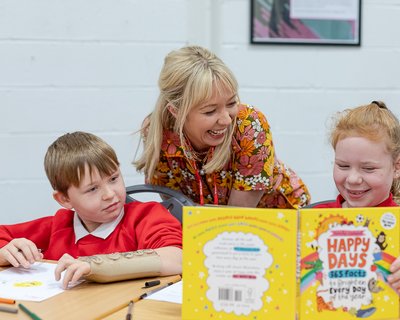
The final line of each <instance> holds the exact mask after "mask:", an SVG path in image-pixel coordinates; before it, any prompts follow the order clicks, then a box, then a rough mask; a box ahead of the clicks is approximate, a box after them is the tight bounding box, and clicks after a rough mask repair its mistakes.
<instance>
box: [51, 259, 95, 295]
mask: <svg viewBox="0 0 400 320" xmlns="http://www.w3.org/2000/svg"><path fill="white" fill-rule="evenodd" d="M64 270H65V274H64V278H63V280H62V286H63V288H64V289H67V288H68V284H69V283H70V282H76V281H78V280H79V279H81V278H82V277H83V276H84V275H87V274H89V273H90V271H91V270H90V264H89V263H87V262H84V261H80V260H78V259H74V258H73V257H72V256H70V255H69V254H68V253H65V254H64V255H63V256H62V257H61V258H60V260H58V263H57V267H56V270H55V272H54V275H55V278H56V280H57V281H58V280H60V279H61V273H62V272H63V271H64Z"/></svg>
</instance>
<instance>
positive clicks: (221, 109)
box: [183, 85, 238, 151]
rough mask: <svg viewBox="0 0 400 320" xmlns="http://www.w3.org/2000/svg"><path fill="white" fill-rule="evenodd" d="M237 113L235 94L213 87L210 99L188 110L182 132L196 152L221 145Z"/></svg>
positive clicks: (225, 89)
mask: <svg viewBox="0 0 400 320" xmlns="http://www.w3.org/2000/svg"><path fill="white" fill-rule="evenodd" d="M237 113H238V101H237V95H236V92H232V91H230V90H228V89H227V88H222V89H220V90H218V88H217V87H216V86H215V85H214V87H213V94H212V96H211V98H210V99H209V100H208V101H206V102H205V103H202V104H201V105H199V106H196V107H194V108H192V109H191V110H190V112H189V113H188V115H187V118H186V121H185V124H184V127H183V131H184V133H185V135H186V137H187V138H188V139H189V141H190V143H191V145H192V147H193V148H194V149H195V150H196V151H205V150H207V149H208V148H210V147H215V146H218V145H219V144H221V143H222V142H223V140H224V137H225V135H226V134H227V133H228V128H229V126H230V125H231V123H232V121H233V120H234V119H235V117H236V115H237Z"/></svg>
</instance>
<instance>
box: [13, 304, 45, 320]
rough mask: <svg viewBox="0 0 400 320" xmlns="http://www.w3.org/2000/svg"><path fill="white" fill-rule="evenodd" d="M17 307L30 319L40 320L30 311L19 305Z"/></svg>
mask: <svg viewBox="0 0 400 320" xmlns="http://www.w3.org/2000/svg"><path fill="white" fill-rule="evenodd" d="M18 307H19V308H20V309H21V310H22V311H23V312H25V313H26V314H27V315H28V316H29V317H30V318H31V319H33V320H41V319H40V318H39V317H38V316H37V315H36V314H34V313H33V312H32V311H30V310H29V309H28V308H27V307H25V306H24V305H23V304H21V303H19V304H18Z"/></svg>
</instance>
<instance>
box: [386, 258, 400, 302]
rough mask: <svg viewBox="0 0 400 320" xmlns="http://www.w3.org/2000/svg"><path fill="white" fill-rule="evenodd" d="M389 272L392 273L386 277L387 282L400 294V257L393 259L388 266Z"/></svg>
mask: <svg viewBox="0 0 400 320" xmlns="http://www.w3.org/2000/svg"><path fill="white" fill-rule="evenodd" d="M390 272H391V273H392V274H391V275H390V276H389V277H388V282H389V284H390V285H391V286H392V288H393V289H394V290H396V292H397V294H398V295H400V257H398V258H397V259H396V260H394V261H393V263H392V265H391V266H390Z"/></svg>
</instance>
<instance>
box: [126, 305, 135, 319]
mask: <svg viewBox="0 0 400 320" xmlns="http://www.w3.org/2000/svg"><path fill="white" fill-rule="evenodd" d="M132 307H133V301H132V300H131V302H129V304H128V313H127V314H126V317H125V319H126V320H131V319H132Z"/></svg>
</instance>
